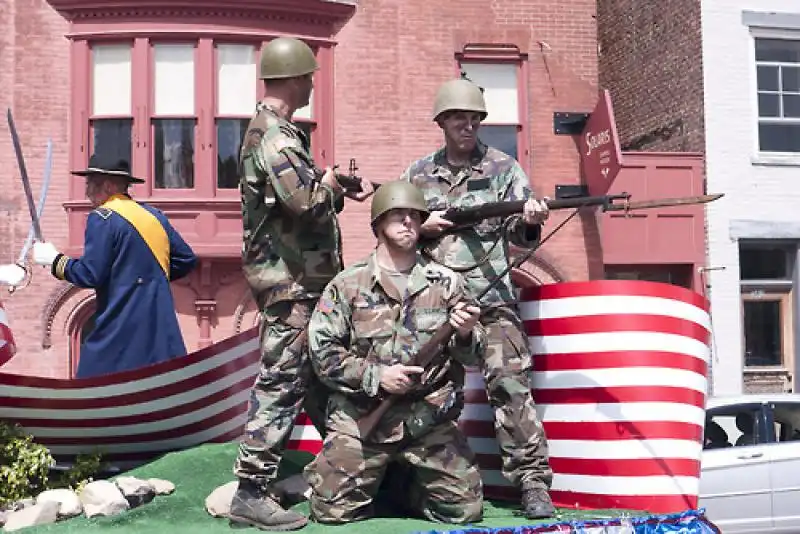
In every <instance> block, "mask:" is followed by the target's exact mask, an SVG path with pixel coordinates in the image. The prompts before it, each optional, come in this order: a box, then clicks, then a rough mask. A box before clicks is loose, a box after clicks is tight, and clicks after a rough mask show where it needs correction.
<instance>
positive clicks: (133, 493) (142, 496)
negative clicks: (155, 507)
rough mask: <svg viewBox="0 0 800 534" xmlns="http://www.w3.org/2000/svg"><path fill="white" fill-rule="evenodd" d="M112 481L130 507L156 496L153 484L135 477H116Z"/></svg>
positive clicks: (144, 502) (146, 501) (147, 501)
mask: <svg viewBox="0 0 800 534" xmlns="http://www.w3.org/2000/svg"><path fill="white" fill-rule="evenodd" d="M114 482H115V483H116V485H117V487H118V488H119V490H120V491H121V492H122V494H123V495H124V496H125V499H126V500H127V501H128V504H129V505H130V507H131V508H136V507H137V506H141V505H143V504H147V503H149V502H150V501H152V500H153V497H155V496H156V490H154V489H153V486H151V485H150V484H148V483H147V482H145V481H144V480H140V479H138V478H136V477H118V478H117V479H116V480H115V481H114Z"/></svg>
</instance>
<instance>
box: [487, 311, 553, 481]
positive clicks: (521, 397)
mask: <svg viewBox="0 0 800 534" xmlns="http://www.w3.org/2000/svg"><path fill="white" fill-rule="evenodd" d="M482 323H483V325H484V327H486V330H487V333H488V338H489V343H488V347H487V350H486V356H485V358H484V359H483V361H482V362H481V368H482V371H483V377H484V379H485V380H486V390H487V394H488V397H489V404H490V405H491V407H492V409H493V410H494V418H495V431H496V434H497V442H498V444H499V446H500V455H501V457H502V461H503V469H502V472H503V475H504V476H505V477H506V478H507V479H508V480H509V481H510V482H511V483H512V484H514V485H515V486H517V487H520V488H533V487H540V488H546V489H549V488H550V485H551V483H552V480H553V471H552V469H551V468H550V462H549V459H548V447H547V438H546V437H545V435H544V428H543V427H542V424H541V422H540V421H539V418H538V416H537V414H536V409H535V408H534V403H533V397H532V396H531V391H530V382H529V374H530V372H531V354H530V350H529V348H528V338H527V335H526V334H525V332H524V329H523V325H522V321H521V319H520V318H519V315H518V314H517V312H516V311H515V310H513V309H509V308H498V309H495V310H493V311H491V312H490V313H488V314H487V315H486V316H484V319H483V320H482Z"/></svg>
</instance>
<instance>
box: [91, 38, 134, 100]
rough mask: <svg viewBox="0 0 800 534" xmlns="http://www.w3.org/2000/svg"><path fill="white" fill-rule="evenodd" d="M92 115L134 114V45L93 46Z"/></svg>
mask: <svg viewBox="0 0 800 534" xmlns="http://www.w3.org/2000/svg"><path fill="white" fill-rule="evenodd" d="M92 114H93V115H130V114H131V47H130V45H97V46H93V47H92Z"/></svg>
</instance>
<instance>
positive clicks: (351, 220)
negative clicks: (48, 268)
mask: <svg viewBox="0 0 800 534" xmlns="http://www.w3.org/2000/svg"><path fill="white" fill-rule="evenodd" d="M594 14H595V2H594V0H571V1H570V2H568V3H564V2H558V1H556V0H548V1H544V0H495V1H493V2H487V1H486V0H460V1H456V0H439V1H438V2H431V1H428V0H424V1H421V0H369V1H363V2H361V5H360V6H359V7H358V10H357V13H356V14H355V16H354V17H353V18H352V19H351V20H350V21H349V22H348V23H347V24H345V25H344V27H343V28H342V30H341V31H340V33H339V34H338V36H337V41H338V45H337V47H336V55H335V57H336V67H335V68H336V84H335V121H336V122H335V156H336V160H337V162H338V163H340V164H342V165H344V166H346V164H347V161H348V160H349V158H351V157H355V158H357V159H358V161H359V165H360V170H361V172H362V173H363V174H364V175H366V176H368V177H370V178H371V179H373V180H375V181H387V180H392V179H395V178H397V177H398V176H399V174H400V173H401V172H402V171H403V170H404V169H405V168H406V166H407V165H408V164H410V163H411V162H412V161H413V160H415V159H417V158H419V157H422V156H423V155H426V154H428V153H430V152H432V151H433V150H434V149H436V148H437V147H438V146H439V143H440V142H441V133H440V131H439V130H438V128H437V127H436V126H435V125H434V124H433V123H432V122H431V120H430V116H429V115H430V111H431V107H432V102H433V97H434V93H435V91H436V88H437V87H438V86H439V84H440V83H442V82H443V81H445V80H447V79H449V78H451V77H453V76H454V75H455V74H456V70H455V58H454V53H455V51H456V50H455V44H454V43H455V42H456V41H457V40H459V39H460V40H462V41H463V40H464V39H467V40H471V41H475V42H482V43H486V42H493V41H495V42H504V41H505V40H507V39H508V38H509V36H511V35H513V36H515V37H514V38H515V39H521V42H522V46H523V52H525V53H527V54H528V61H529V70H528V72H529V79H528V86H527V87H528V91H527V95H525V96H526V98H527V99H528V102H529V109H530V116H529V120H530V125H529V126H530V130H529V131H530V133H531V139H532V142H531V153H530V154H521V155H520V159H527V160H528V162H529V164H530V168H531V170H532V172H531V179H532V183H533V186H534V189H535V190H536V192H537V193H538V194H539V195H550V196H553V194H554V188H555V185H556V184H564V183H577V182H578V180H579V171H580V170H579V162H578V152H577V150H576V147H575V143H574V141H573V139H571V138H570V137H569V136H556V135H554V134H553V113H554V112H555V111H590V110H591V109H592V108H593V106H594V104H595V101H596V98H597V55H596V53H597V49H596V26H595V19H594V17H593V15H594ZM67 31H68V25H67V23H66V22H65V21H64V20H63V19H62V18H61V16H59V15H58V14H57V13H56V12H55V11H54V10H53V9H52V8H50V7H49V6H48V5H47V4H46V3H44V2H43V1H37V2H28V1H26V2H22V1H17V2H15V1H14V0H5V1H4V2H2V3H0V87H3V88H4V94H5V95H6V102H8V104H9V105H12V106H13V110H14V114H15V119H16V122H17V126H18V128H19V130H20V133H21V137H22V143H23V146H24V148H25V154H26V156H27V157H28V158H29V161H28V170H29V172H30V174H31V177H32V181H33V189H34V195H35V196H36V197H38V191H39V187H40V183H41V174H42V167H43V165H44V148H45V145H46V141H47V137H48V136H51V137H52V138H53V142H54V144H55V158H54V176H53V183H52V185H51V188H50V195H49V198H48V203H47V209H46V211H45V216H44V220H43V230H44V234H45V237H46V238H47V239H49V240H52V241H54V242H55V244H56V245H57V246H64V245H65V244H66V241H67V232H66V217H65V213H64V210H63V208H62V206H61V203H62V202H63V201H64V200H65V199H66V198H67V189H66V185H67V183H68V180H69V179H70V176H69V174H68V171H69V168H68V166H67V149H68V145H67V143H68V139H67V136H68V121H69V120H70V117H69V113H68V103H69V91H70V79H69V45H68V41H67V40H66V39H65V38H64V34H65V33H67ZM540 42H541V43H542V44H540ZM23 47H24V52H23ZM25 210H26V208H25V204H24V199H23V197H22V194H21V192H20V189H19V180H18V176H17V174H16V163H15V160H14V155H13V151H12V149H11V143H10V140H9V138H8V134H7V131H6V128H5V126H3V127H0V259H1V260H2V261H10V260H11V259H12V258H13V257H14V256H16V254H17V253H18V251H19V248H20V247H21V245H22V242H23V240H24V236H25V235H26V233H27V231H28V224H29V221H28V216H27V212H26V211H25ZM368 212H369V204H368V203H365V204H364V205H357V204H353V203H350V202H348V206H347V208H346V209H345V211H344V213H343V216H342V221H343V227H344V243H345V245H344V246H345V259H346V262H347V263H352V262H353V261H354V260H356V259H358V258H360V257H363V256H364V255H365V254H367V253H368V252H369V251H370V250H371V249H372V247H373V246H374V241H373V238H372V234H371V232H370V231H369V226H368ZM564 215H565V214H562V213H558V214H555V215H554V217H553V219H554V222H552V223H550V224H549V225H548V227H550V228H552V227H553V226H555V224H556V222H557V221H558V220H560V218H561V217H563V216H564ZM587 250H588V254H587ZM541 256H542V257H543V258H545V259H546V260H548V261H549V262H550V263H551V264H553V265H554V266H555V267H556V268H557V269H558V270H559V271H560V272H561V273H562V274H563V275H564V276H565V277H566V278H567V279H586V278H587V277H588V276H590V275H592V276H600V275H601V274H602V266H601V263H600V255H599V239H598V233H597V227H596V222H595V219H594V216H588V217H586V218H585V219H583V220H581V219H576V220H574V221H572V222H571V223H570V224H569V225H568V226H567V227H566V228H565V229H564V230H563V231H561V232H560V234H559V235H558V236H557V237H556V238H554V239H553V240H551V241H550V242H549V243H548V244H547V245H546V246H545V247H544V249H543V250H542V252H541ZM57 287H58V284H57V283H56V282H55V281H54V280H52V278H51V277H50V276H49V274H47V273H46V272H43V271H42V270H41V269H36V270H35V273H34V281H33V283H32V284H31V286H30V287H28V288H27V289H25V290H24V291H19V292H17V293H16V294H14V295H13V296H10V297H9V296H7V294H6V293H4V294H3V295H2V296H1V297H0V299H2V300H3V302H4V304H5V305H6V308H7V310H8V312H9V315H10V318H11V321H12V329H13V331H14V334H15V337H16V338H17V340H18V344H19V348H20V356H19V357H18V358H16V359H15V361H13V362H12V364H11V365H10V366H9V367H8V368H7V369H10V370H11V371H14V372H23V373H37V374H41V375H48V376H66V373H67V360H66V354H67V333H66V331H65V329H64V326H63V325H64V323H65V321H66V320H67V316H68V315H69V313H70V310H71V308H72V307H74V305H75V304H76V303H77V302H78V300H80V298H81V297H80V296H77V297H73V298H72V299H70V300H69V302H68V303H67V304H66V305H65V306H64V307H63V309H62V310H61V311H59V312H58V321H56V323H54V324H56V327H55V328H54V330H53V332H52V334H53V347H52V349H50V350H48V351H43V349H42V346H41V343H42V336H43V332H44V330H43V315H44V311H45V309H46V306H47V302H48V300H49V299H50V298H52V295H53V292H54V290H55V289H56V288H57ZM189 307H191V304H190V305H189ZM185 320H186V322H187V324H188V323H192V322H194V321H193V320H192V318H191V317H187V318H185ZM186 345H187V347H190V348H192V347H194V346H195V340H192V339H186ZM4 370H6V369H4Z"/></svg>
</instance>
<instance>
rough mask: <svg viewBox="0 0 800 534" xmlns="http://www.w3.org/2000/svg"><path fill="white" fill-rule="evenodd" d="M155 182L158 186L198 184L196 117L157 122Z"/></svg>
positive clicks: (182, 187)
mask: <svg viewBox="0 0 800 534" xmlns="http://www.w3.org/2000/svg"><path fill="white" fill-rule="evenodd" d="M153 126H154V131H155V146H154V163H155V169H154V171H155V172H154V185H155V187H156V188H158V189H191V188H193V187H194V119H160V120H154V121H153Z"/></svg>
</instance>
